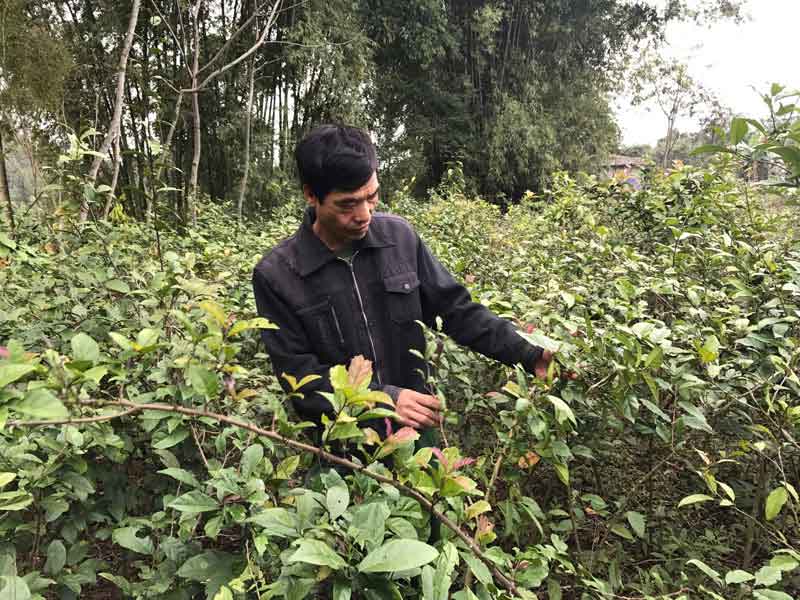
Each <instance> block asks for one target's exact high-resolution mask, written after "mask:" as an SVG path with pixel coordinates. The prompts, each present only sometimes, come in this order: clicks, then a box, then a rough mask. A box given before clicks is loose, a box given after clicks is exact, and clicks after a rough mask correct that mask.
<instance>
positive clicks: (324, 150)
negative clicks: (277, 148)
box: [294, 125, 378, 202]
mask: <svg viewBox="0 0 800 600" xmlns="http://www.w3.org/2000/svg"><path fill="white" fill-rule="evenodd" d="M294 157H295V160H297V172H298V173H299V174H300V183H302V184H303V185H308V186H309V187H310V188H311V191H312V192H314V195H315V196H316V197H317V199H318V200H319V201H320V202H322V201H323V200H324V199H325V196H327V195H328V194H329V193H330V192H333V191H342V192H351V191H353V190H357V189H358V188H360V187H361V186H363V185H364V184H365V183H367V181H369V178H370V177H372V174H373V173H374V172H375V171H377V169H378V156H377V154H376V152H375V146H374V144H373V143H372V140H371V139H370V138H369V135H367V133H366V132H365V131H362V130H361V129H358V128H356V127H350V126H348V125H320V126H318V127H315V128H314V129H313V130H312V131H311V132H310V133H309V134H308V135H306V136H305V137H304V138H303V139H302V140H301V141H300V143H299V144H297V148H296V149H295V151H294Z"/></svg>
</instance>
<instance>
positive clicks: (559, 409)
mask: <svg viewBox="0 0 800 600" xmlns="http://www.w3.org/2000/svg"><path fill="white" fill-rule="evenodd" d="M547 399H548V400H549V401H550V404H552V405H553V407H554V408H555V412H556V421H558V423H559V425H563V424H564V423H565V422H567V421H570V422H572V424H573V425H575V426H576V427H577V425H578V422H577V421H576V420H575V413H573V412H572V409H571V408H570V407H569V405H568V404H567V403H566V402H564V401H563V400H562V399H561V398H559V397H558V396H551V395H549V394H548V396H547Z"/></svg>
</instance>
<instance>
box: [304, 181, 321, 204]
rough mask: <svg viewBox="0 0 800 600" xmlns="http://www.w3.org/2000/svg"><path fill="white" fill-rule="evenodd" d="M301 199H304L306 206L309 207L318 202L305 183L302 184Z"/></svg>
mask: <svg viewBox="0 0 800 600" xmlns="http://www.w3.org/2000/svg"><path fill="white" fill-rule="evenodd" d="M303 197H304V198H305V199H306V204H308V205H309V206H316V205H317V204H318V202H319V200H318V198H317V195H316V194H315V193H314V192H313V191H312V189H311V186H310V185H308V184H307V183H304V184H303Z"/></svg>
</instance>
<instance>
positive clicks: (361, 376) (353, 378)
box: [347, 354, 372, 389]
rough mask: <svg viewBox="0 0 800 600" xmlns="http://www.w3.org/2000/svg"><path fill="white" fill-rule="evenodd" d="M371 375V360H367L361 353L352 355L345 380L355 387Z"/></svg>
mask: <svg viewBox="0 0 800 600" xmlns="http://www.w3.org/2000/svg"><path fill="white" fill-rule="evenodd" d="M371 376H372V361H371V360H367V359H366V358H364V357H363V356H362V355H361V354H359V355H358V356H354V357H353V360H351V361H350V367H349V368H348V369H347V381H348V383H349V384H350V385H351V386H352V387H353V388H354V389H357V388H359V387H360V386H361V384H362V383H363V382H364V381H365V380H366V379H367V378H369V377H371Z"/></svg>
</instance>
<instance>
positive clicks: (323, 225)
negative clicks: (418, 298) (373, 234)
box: [303, 173, 380, 252]
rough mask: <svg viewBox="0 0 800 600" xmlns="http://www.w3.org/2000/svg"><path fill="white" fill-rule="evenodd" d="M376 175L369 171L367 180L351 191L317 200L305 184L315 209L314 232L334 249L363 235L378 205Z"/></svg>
mask: <svg viewBox="0 0 800 600" xmlns="http://www.w3.org/2000/svg"><path fill="white" fill-rule="evenodd" d="M379 190H380V185H379V184H378V176H377V174H376V173H373V174H372V177H370V178H369V181H367V183H365V184H364V185H363V186H361V187H360V188H358V189H357V190H354V191H352V192H339V191H334V192H329V193H328V195H327V196H325V201H324V202H320V201H319V199H318V198H317V197H316V196H315V195H314V193H313V192H311V190H310V189H309V188H308V186H305V188H304V190H303V191H304V194H305V197H306V201H307V202H308V204H309V205H310V206H313V207H314V208H315V209H316V211H317V220H316V221H315V222H314V233H316V234H317V236H318V237H319V238H320V239H321V240H322V241H323V242H324V243H325V245H326V246H328V248H330V249H331V250H333V251H334V252H335V251H337V250H339V249H340V248H342V247H343V246H345V245H346V244H349V243H351V242H353V241H354V240H360V239H361V238H363V237H364V236H365V235H367V230H368V229H369V223H370V220H372V213H373V211H374V210H375V207H376V206H377V205H378V191H379Z"/></svg>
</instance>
